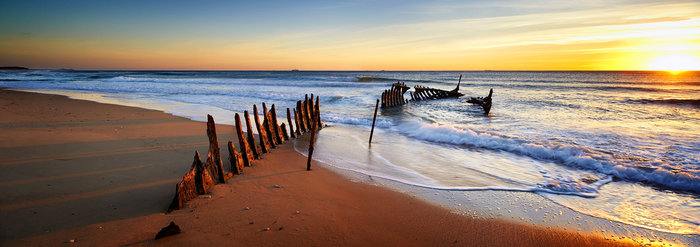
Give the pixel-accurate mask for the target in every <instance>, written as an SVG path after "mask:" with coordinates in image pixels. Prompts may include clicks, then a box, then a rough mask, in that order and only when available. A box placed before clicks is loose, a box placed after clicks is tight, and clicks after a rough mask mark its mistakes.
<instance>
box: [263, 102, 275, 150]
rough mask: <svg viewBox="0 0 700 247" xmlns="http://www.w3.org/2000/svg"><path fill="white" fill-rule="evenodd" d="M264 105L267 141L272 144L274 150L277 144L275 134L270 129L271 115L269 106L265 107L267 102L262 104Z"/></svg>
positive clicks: (264, 125) (264, 124)
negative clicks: (268, 110)
mask: <svg viewBox="0 0 700 247" xmlns="http://www.w3.org/2000/svg"><path fill="white" fill-rule="evenodd" d="M262 105H263V128H265V131H266V132H267V141H268V142H269V143H270V146H271V147H272V148H276V147H277V143H276V142H275V137H274V135H275V132H272V128H270V119H269V114H268V113H267V106H265V102H263V103H262Z"/></svg>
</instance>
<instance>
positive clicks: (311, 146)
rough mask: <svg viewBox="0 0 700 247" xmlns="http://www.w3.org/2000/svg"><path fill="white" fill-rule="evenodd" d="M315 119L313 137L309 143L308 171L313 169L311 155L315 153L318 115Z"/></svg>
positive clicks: (312, 129)
mask: <svg viewBox="0 0 700 247" xmlns="http://www.w3.org/2000/svg"><path fill="white" fill-rule="evenodd" d="M313 119H314V121H313V122H312V124H311V138H310V143H309V158H308V159H307V160H306V170H307V171H311V156H312V155H313V154H314V142H316V125H317V124H318V121H316V119H317V118H316V117H314V118H313Z"/></svg>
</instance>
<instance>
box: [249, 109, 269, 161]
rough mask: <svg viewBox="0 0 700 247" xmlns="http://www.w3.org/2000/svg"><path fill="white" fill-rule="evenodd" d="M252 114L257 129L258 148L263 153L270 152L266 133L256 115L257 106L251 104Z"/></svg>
mask: <svg viewBox="0 0 700 247" xmlns="http://www.w3.org/2000/svg"><path fill="white" fill-rule="evenodd" d="M253 114H254V115H255V116H254V117H255V128H257V129H258V137H260V150H261V151H262V152H263V153H268V152H270V143H269V142H268V139H267V133H266V132H265V129H264V128H261V127H260V118H259V117H258V107H257V106H256V105H253Z"/></svg>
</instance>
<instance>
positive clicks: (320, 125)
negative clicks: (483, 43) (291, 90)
mask: <svg viewBox="0 0 700 247" xmlns="http://www.w3.org/2000/svg"><path fill="white" fill-rule="evenodd" d="M314 108H315V110H314V114H316V121H318V124H316V126H318V128H319V129H320V128H323V122H321V107H320V106H319V103H318V96H316V106H315V107H314Z"/></svg>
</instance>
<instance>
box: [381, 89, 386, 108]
mask: <svg viewBox="0 0 700 247" xmlns="http://www.w3.org/2000/svg"><path fill="white" fill-rule="evenodd" d="M382 107H386V90H384V92H382Z"/></svg>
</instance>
